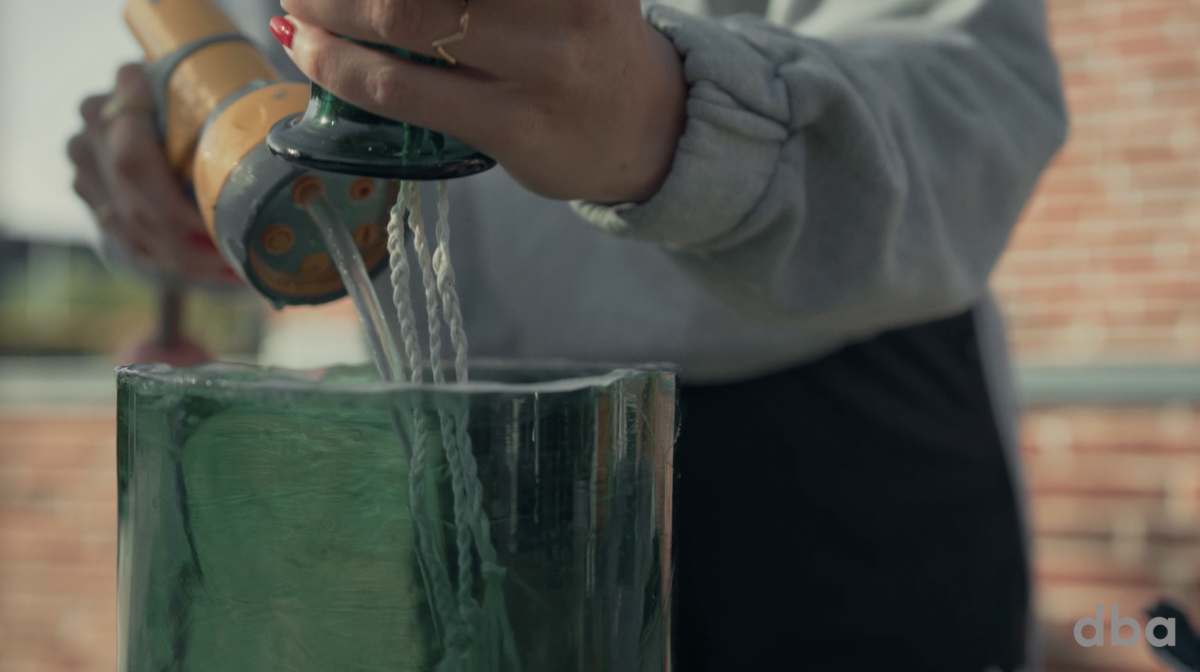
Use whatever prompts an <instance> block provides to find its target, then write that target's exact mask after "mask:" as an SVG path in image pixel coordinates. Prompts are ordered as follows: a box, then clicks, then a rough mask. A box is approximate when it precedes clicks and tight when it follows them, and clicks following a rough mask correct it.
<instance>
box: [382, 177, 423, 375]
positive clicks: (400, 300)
mask: <svg viewBox="0 0 1200 672" xmlns="http://www.w3.org/2000/svg"><path fill="white" fill-rule="evenodd" d="M408 184H410V183H408V182H401V183H400V198H399V200H398V201H397V203H396V205H395V206H394V207H393V208H392V217H391V219H390V220H389V221H388V227H387V233H388V253H389V254H390V255H391V264H392V301H393V302H394V303H395V304H396V319H397V320H399V322H400V339H401V340H402V341H403V342H404V354H405V355H407V356H408V363H409V368H410V369H411V371H410V375H411V376H412V382H414V383H420V382H421V381H422V380H423V379H424V377H425V376H424V372H423V371H422V369H421V343H420V341H418V340H417V329H416V326H415V325H416V317H415V316H414V315H413V310H412V290H411V289H410V288H409V276H410V275H411V272H410V270H409V265H408V254H407V252H406V251H405V249H404V232H403V228H402V223H401V222H402V220H403V219H404V214H405V210H406V209H407V207H406V200H407V199H406V198H405V194H406V189H407V185H408Z"/></svg>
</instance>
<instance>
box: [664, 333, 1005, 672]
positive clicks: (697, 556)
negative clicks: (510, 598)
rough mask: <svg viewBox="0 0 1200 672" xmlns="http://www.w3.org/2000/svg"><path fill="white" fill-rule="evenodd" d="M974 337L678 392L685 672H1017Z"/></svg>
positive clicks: (874, 343) (868, 347)
mask: <svg viewBox="0 0 1200 672" xmlns="http://www.w3.org/2000/svg"><path fill="white" fill-rule="evenodd" d="M974 325H975V322H974V317H973V315H972V314H971V313H966V314H963V315H959V316H957V317H953V318H950V319H946V320H940V321H937V322H933V323H929V324H925V325H921V326H918V327H914V328H906V329H901V330H897V331H893V332H889V333H886V334H883V335H881V336H879V337H876V338H873V339H871V340H869V341H867V342H863V343H860V344H857V345H853V346H850V347H847V348H845V349H843V350H841V351H839V352H837V353H834V354H832V355H829V356H827V357H825V358H823V359H821V360H819V361H816V362H813V363H811V364H807V365H805V366H801V367H798V368H795V369H792V370H790V371H786V372H784V373H780V374H777V375H772V376H769V377H766V378H762V379H758V380H754V381H751V382H746V383H738V384H731V385H721V386H708V387H688V386H686V385H685V387H684V390H683V393H682V401H681V410H682V423H683V424H682V432H681V434H680V437H679V444H678V446H677V453H676V466H677V469H678V475H679V481H678V485H677V490H676V497H677V500H676V509H675V511H676V513H675V526H676V550H677V552H678V556H677V571H676V581H677V584H676V585H677V589H678V601H677V615H676V631H675V637H676V640H675V641H676V647H675V648H676V652H677V654H676V655H677V662H678V664H677V666H676V669H677V670H678V671H679V672H708V671H713V672H741V671H743V670H745V671H746V672H760V671H762V672H766V671H768V670H770V671H775V670H821V671H835V672H850V671H857V670H887V671H898V670H914V671H918V670H919V671H921V672H939V671H941V670H946V671H947V672H982V670H984V669H985V668H986V667H987V666H988V665H993V664H994V665H999V666H1000V667H1001V669H1003V670H1012V669H1014V668H1015V667H1017V666H1018V665H1019V664H1020V663H1022V662H1023V658H1024V647H1025V642H1024V634H1025V629H1024V628H1025V616H1026V613H1027V606H1028V600H1029V596H1028V593H1029V580H1028V576H1027V569H1026V565H1025V559H1024V548H1023V543H1022V539H1021V534H1020V529H1019V522H1018V514H1017V509H1016V502H1015V498H1014V495H1013V488H1012V485H1011V483H1010V477H1009V473H1008V466H1007V462H1006V460H1005V457H1004V455H1003V452H1002V446H1001V440H1000V437H999V434H998V431H997V425H996V420H995V418H994V416H993V413H992V407H991V404H990V400H989V396H988V390H987V388H986V385H985V382H984V375H983V370H982V367H981V362H980V357H979V352H978V350H977V345H976V343H977V339H976V335H975V327H974ZM685 382H686V381H685Z"/></svg>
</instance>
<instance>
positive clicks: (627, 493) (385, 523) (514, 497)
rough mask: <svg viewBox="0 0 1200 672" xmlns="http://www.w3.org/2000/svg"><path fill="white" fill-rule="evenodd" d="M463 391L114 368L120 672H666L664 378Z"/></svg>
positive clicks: (640, 371)
mask: <svg viewBox="0 0 1200 672" xmlns="http://www.w3.org/2000/svg"><path fill="white" fill-rule="evenodd" d="M476 372H477V373H476ZM472 373H473V374H475V375H477V376H478V378H479V381H478V382H475V381H473V382H472V383H470V384H467V385H463V386H451V387H448V388H447V387H441V388H433V387H420V386H411V385H388V386H384V385H381V384H379V383H376V382H370V381H371V379H372V378H373V374H372V373H371V372H369V371H367V370H366V369H358V368H347V369H336V370H332V371H328V372H323V373H321V374H320V375H318V374H302V373H298V372H286V371H278V370H276V371H266V370H261V369H253V368H245V367H233V366H227V365H221V366H211V365H210V366H205V367H200V368H195V369H170V368H167V367H163V366H159V365H152V366H134V367H126V368H122V369H120V370H119V372H118V386H119V390H120V397H119V442H118V451H119V480H120V488H119V491H120V528H119V540H120V542H119V563H118V564H119V595H120V650H121V663H120V667H119V669H120V670H121V671H122V672H133V671H136V672H151V671H154V672H157V671H158V670H163V669H175V670H187V671H193V672H210V671H211V672H217V671H220V672H237V671H245V672H261V671H262V670H272V669H286V670H292V671H296V672H301V671H312V672H327V671H330V670H381V671H382V670H414V671H415V670H422V671H423V670H459V671H461V672H489V671H495V672H501V671H508V670H514V671H515V670H524V671H528V672H534V671H536V672H543V671H547V672H548V671H558V670H562V671H567V670H594V671H597V672H610V671H611V672H628V671H631V670H637V671H646V672H665V671H666V670H669V669H670V662H669V660H670V656H669V641H670V639H669V629H670V615H671V609H670V605H671V599H670V596H671V586H672V582H671V560H672V553H671V543H670V540H671V535H670V512H671V489H672V478H673V472H672V468H671V464H672V450H673V444H674V436H675V422H676V420H675V399H676V397H675V378H674V373H673V372H671V371H670V370H661V369H655V368H634V369H624V370H609V369H606V370H599V369H597V370H585V369H575V368H563V367H547V368H514V367H508V366H502V365H494V366H487V365H483V364H480V365H478V366H476V367H475V368H473V369H472ZM446 418H451V419H452V420H457V421H462V422H463V424H462V428H463V431H464V436H463V437H461V438H462V439H463V440H467V441H469V445H470V446H471V450H470V452H471V458H472V460H471V461H472V462H473V466H471V467H470V468H468V469H464V468H463V467H464V465H465V464H466V462H467V460H464V456H463V455H462V454H458V453H456V452H455V451H454V450H453V446H454V445H455V443H454V442H453V441H452V440H450V439H447V442H443V440H442V438H443V437H447V436H454V435H455V432H454V431H450V432H446V431H442V430H439V428H443V429H444V427H445V425H444V424H443V423H444V422H445V419H446ZM468 472H469V473H468ZM464 483H466V484H467V485H464ZM471 483H474V484H476V487H475V489H474V491H472V487H471V486H470V484H471ZM472 510H475V511H478V512H480V516H479V518H478V519H472V517H471V515H470V512H471V511H472ZM480 526H482V527H485V528H486V535H484V536H486V537H487V542H486V545H487V546H488V547H489V548H490V551H489V552H487V553H485V552H483V551H478V552H468V553H466V554H464V553H463V549H465V548H469V547H470V544H471V539H472V536H471V535H472V534H473V532H472V530H474V533H477V532H479V528H480Z"/></svg>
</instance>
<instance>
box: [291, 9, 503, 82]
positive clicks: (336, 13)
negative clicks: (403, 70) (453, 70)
mask: <svg viewBox="0 0 1200 672" xmlns="http://www.w3.org/2000/svg"><path fill="white" fill-rule="evenodd" d="M281 4H282V6H283V9H284V11H286V12H287V13H289V14H291V15H293V16H294V17H295V18H297V19H299V20H301V21H303V22H305V23H309V24H313V25H318V26H321V27H323V28H325V29H326V30H328V31H330V32H332V33H334V34H337V35H342V36H345V37H349V38H352V39H356V40H363V41H365V42H372V43H376V44H386V45H390V46H395V47H400V48H402V49H406V50H408V51H412V52H415V53H418V54H424V55H426V56H432V57H439V56H438V53H437V51H436V50H435V49H434V48H433V47H432V44H433V42H434V41H435V40H439V39H442V38H445V37H447V36H450V35H453V34H455V33H457V32H458V31H459V29H460V19H461V18H462V15H463V2H462V0H343V1H337V2H331V1H330V0H283V2H282V3H281ZM468 10H469V13H470V25H469V26H468V34H469V35H470V36H471V39H470V40H463V41H461V42H457V43H455V44H453V45H447V46H446V49H447V51H448V52H449V53H450V54H451V55H452V56H453V57H454V58H455V59H457V60H458V61H461V62H462V63H464V64H466V65H471V66H475V67H485V66H487V65H494V59H495V58H503V57H504V50H496V49H493V48H490V47H489V46H488V45H489V43H491V42H493V40H491V39H489V33H494V30H493V28H495V27H496V26H497V24H496V21H497V20H498V17H495V16H493V13H492V11H491V3H489V2H486V1H484V0H473V1H472V2H471V3H470V5H469V6H468ZM481 56H490V57H491V59H493V62H489V61H488V60H487V59H486V58H483V59H481Z"/></svg>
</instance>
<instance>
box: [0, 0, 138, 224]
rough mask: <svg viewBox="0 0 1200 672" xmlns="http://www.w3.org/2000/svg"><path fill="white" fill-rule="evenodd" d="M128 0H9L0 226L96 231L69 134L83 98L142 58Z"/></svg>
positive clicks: (1, 18)
mask: <svg viewBox="0 0 1200 672" xmlns="http://www.w3.org/2000/svg"><path fill="white" fill-rule="evenodd" d="M124 4H125V3H124V0H0V230H2V231H3V232H4V234H5V235H7V236H15V237H18V238H26V239H33V240H42V241H81V242H90V241H93V240H95V236H96V233H95V227H94V224H93V223H92V219H91V217H90V215H89V214H88V211H87V209H86V208H85V207H84V205H83V203H82V202H81V201H80V200H79V198H78V197H77V196H76V195H75V192H74V191H73V190H72V189H71V182H72V176H73V171H72V169H71V164H70V161H68V160H67V157H66V143H67V140H68V139H69V138H70V137H71V136H72V135H73V134H74V133H76V132H77V131H78V130H79V128H80V126H81V122H80V121H79V113H78V108H79V102H80V101H81V100H82V99H83V98H84V97H85V96H87V95H90V94H93V93H99V92H103V91H104V90H106V89H108V88H110V87H111V85H112V81H113V78H114V76H115V74H116V70H117V68H118V67H119V66H120V65H121V64H122V63H126V62H129V61H133V60H137V59H138V58H139V57H140V51H139V49H138V46H137V43H136V42H135V41H134V40H133V38H132V36H130V34H129V31H128V30H127V29H126V28H125V23H124V21H123V19H122V11H123V9H124Z"/></svg>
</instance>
